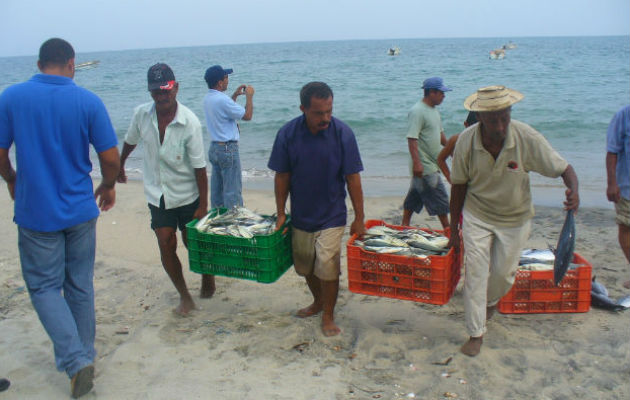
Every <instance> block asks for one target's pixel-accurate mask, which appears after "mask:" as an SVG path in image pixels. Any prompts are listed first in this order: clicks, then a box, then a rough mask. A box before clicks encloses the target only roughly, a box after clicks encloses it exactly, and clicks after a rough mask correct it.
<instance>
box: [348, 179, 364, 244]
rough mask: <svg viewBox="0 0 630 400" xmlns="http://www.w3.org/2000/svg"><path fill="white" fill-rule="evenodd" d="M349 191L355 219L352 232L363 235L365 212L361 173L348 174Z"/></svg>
mask: <svg viewBox="0 0 630 400" xmlns="http://www.w3.org/2000/svg"><path fill="white" fill-rule="evenodd" d="M346 183H347V185H348V193H349V194H350V201H352V208H353V209H354V221H352V225H350V234H351V235H352V234H355V233H356V234H357V235H358V236H363V234H365V224H364V220H365V214H364V213H363V188H362V187H361V175H360V174H359V173H356V174H350V175H346Z"/></svg>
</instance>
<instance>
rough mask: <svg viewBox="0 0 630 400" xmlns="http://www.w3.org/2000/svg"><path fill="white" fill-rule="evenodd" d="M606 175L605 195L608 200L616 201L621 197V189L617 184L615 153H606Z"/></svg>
mask: <svg viewBox="0 0 630 400" xmlns="http://www.w3.org/2000/svg"><path fill="white" fill-rule="evenodd" d="M606 176H607V177H608V187H607V188H606V197H608V201H612V202H613V203H617V202H618V201H619V199H620V198H621V191H620V190H619V185H617V153H611V152H607V153H606Z"/></svg>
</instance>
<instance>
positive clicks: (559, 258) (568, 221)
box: [553, 210, 575, 286]
mask: <svg viewBox="0 0 630 400" xmlns="http://www.w3.org/2000/svg"><path fill="white" fill-rule="evenodd" d="M574 249H575V219H574V218H573V210H569V211H567V217H566V218H565V220H564V225H563V226H562V232H560V238H558V244H557V245H556V259H555V260H554V262H553V283H555V285H556V286H558V283H560V281H561V280H562V278H564V274H565V273H566V272H567V269H568V268H569V264H571V261H573V250H574Z"/></svg>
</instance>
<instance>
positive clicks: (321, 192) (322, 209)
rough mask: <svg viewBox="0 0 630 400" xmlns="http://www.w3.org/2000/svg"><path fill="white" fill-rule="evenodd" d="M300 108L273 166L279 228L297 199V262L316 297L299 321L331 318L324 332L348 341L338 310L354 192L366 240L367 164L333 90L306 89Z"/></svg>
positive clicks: (276, 148) (317, 85) (279, 140)
mask: <svg viewBox="0 0 630 400" xmlns="http://www.w3.org/2000/svg"><path fill="white" fill-rule="evenodd" d="M300 102H301V105H300V110H302V112H303V114H302V115H301V116H299V117H297V118H295V119H293V120H292V121H289V122H288V123H287V124H285V125H284V126H283V127H282V128H280V130H279V131H278V134H277V136H276V140H275V142H274V144H273V149H272V151H271V156H270V158H269V164H268V166H269V168H270V169H272V170H274V171H275V172H276V174H275V178H274V186H275V194H276V208H277V214H278V221H277V226H278V227H281V226H282V225H283V224H284V222H285V221H286V214H285V206H286V202H287V197H288V195H289V193H290V194H291V223H292V226H293V234H292V247H293V262H294V265H295V270H296V272H297V273H298V274H299V275H301V276H304V277H305V278H306V283H307V284H308V287H309V289H310V291H311V293H312V295H313V303H312V304H311V305H310V306H308V307H306V308H303V309H301V310H299V311H298V312H297V316H298V317H302V318H303V317H309V316H312V315H316V314H319V313H320V312H321V311H323V314H322V324H321V326H322V332H323V333H324V335H326V336H334V335H337V334H339V333H340V329H339V327H338V326H337V325H336V324H335V320H334V309H335V304H336V302H337V293H338V292H339V274H340V264H341V238H342V236H343V232H344V228H345V226H346V216H347V210H346V203H345V199H346V185H347V187H348V192H349V193H350V199H351V201H352V207H353V208H354V221H353V222H352V225H351V227H350V234H353V233H357V234H359V235H362V234H363V233H365V226H364V223H363V219H364V215H363V191H362V189H361V176H360V175H359V172H361V171H362V170H363V164H362V163H361V156H360V155H359V148H358V145H357V142H356V139H355V137H354V133H353V132H352V130H351V129H350V127H348V125H346V124H345V123H343V122H342V121H340V120H338V119H337V118H334V117H333V116H332V108H333V92H332V90H331V89H330V87H328V85H327V84H325V83H323V82H311V83H308V84H306V85H305V86H304V87H303V88H302V90H301V91H300Z"/></svg>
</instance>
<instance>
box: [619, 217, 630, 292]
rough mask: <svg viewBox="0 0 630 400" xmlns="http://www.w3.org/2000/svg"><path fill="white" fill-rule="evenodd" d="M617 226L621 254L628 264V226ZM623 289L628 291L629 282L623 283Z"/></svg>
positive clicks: (629, 232) (629, 287)
mask: <svg viewBox="0 0 630 400" xmlns="http://www.w3.org/2000/svg"><path fill="white" fill-rule="evenodd" d="M618 226H619V245H620V246H621V250H622V251H623V254H624V255H625V256H626V260H628V262H630V226H627V225H623V224H618ZM623 287H625V288H626V289H630V281H626V282H624V283H623Z"/></svg>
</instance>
